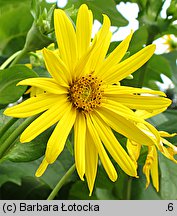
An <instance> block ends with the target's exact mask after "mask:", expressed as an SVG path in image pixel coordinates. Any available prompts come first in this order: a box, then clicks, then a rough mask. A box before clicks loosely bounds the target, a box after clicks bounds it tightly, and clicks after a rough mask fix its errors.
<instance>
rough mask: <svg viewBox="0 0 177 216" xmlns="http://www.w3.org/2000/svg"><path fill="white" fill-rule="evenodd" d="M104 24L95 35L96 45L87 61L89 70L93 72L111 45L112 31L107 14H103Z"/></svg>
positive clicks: (98, 66)
mask: <svg viewBox="0 0 177 216" xmlns="http://www.w3.org/2000/svg"><path fill="white" fill-rule="evenodd" d="M103 18H104V20H103V25H102V28H101V29H100V31H99V32H98V33H97V35H96V36H95V39H94V40H96V41H97V42H96V46H95V49H94V51H93V52H92V55H91V57H90V58H89V61H88V63H87V70H88V71H87V72H86V73H91V72H94V71H96V70H98V69H99V68H100V66H101V64H102V63H103V60H104V58H105V56H106V53H107V50H108V48H109V45H110V40H111V36H112V33H111V31H110V30H109V29H110V20H109V18H108V17H107V16H106V15H103Z"/></svg>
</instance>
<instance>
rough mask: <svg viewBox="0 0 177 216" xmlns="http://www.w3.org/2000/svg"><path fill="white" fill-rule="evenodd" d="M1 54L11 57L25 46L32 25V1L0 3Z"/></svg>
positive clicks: (9, 0)
mask: <svg viewBox="0 0 177 216" xmlns="http://www.w3.org/2000/svg"><path fill="white" fill-rule="evenodd" d="M0 8H1V13H0V54H5V55H9V54H12V53H13V52H15V51H17V50H20V49H22V48H23V46H24V42H25V37H26V34H27V32H28V30H29V28H30V26H31V24H32V16H31V14H30V0H25V1H18V0H15V1H13V0H7V1H0Z"/></svg>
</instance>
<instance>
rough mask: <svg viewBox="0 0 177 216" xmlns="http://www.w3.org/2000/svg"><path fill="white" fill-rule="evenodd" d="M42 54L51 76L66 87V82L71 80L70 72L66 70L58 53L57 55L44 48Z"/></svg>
mask: <svg viewBox="0 0 177 216" xmlns="http://www.w3.org/2000/svg"><path fill="white" fill-rule="evenodd" d="M43 56H44V60H45V64H46V67H47V70H48V72H49V73H50V74H51V76H52V77H53V78H54V79H55V80H56V81H57V82H58V83H59V84H60V85H63V86H66V87H68V83H69V82H70V81H71V74H70V72H69V71H68V68H67V66H66V65H65V63H64V62H63V61H62V60H61V58H60V57H59V55H57V54H56V53H55V52H53V51H51V50H48V49H45V48H44V49H43Z"/></svg>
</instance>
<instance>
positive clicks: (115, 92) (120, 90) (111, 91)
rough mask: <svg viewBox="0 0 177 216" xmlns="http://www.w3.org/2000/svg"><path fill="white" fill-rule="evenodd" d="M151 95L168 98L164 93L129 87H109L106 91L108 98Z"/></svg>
mask: <svg viewBox="0 0 177 216" xmlns="http://www.w3.org/2000/svg"><path fill="white" fill-rule="evenodd" d="M145 93H146V94H150V95H159V96H166V94H165V93H164V92H162V91H154V90H150V89H141V88H134V87H128V86H117V85H107V86H106V88H105V89H104V94H105V95H107V96H113V97H119V95H121V94H145Z"/></svg>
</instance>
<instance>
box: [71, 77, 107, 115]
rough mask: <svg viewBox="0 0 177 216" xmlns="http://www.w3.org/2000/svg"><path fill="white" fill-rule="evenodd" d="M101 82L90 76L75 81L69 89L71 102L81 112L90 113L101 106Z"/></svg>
mask: <svg viewBox="0 0 177 216" xmlns="http://www.w3.org/2000/svg"><path fill="white" fill-rule="evenodd" d="M101 83H102V81H101V80H98V78H97V77H94V76H92V75H91V74H89V75H88V76H83V77H81V78H80V79H78V80H76V81H74V82H73V83H72V84H71V85H70V88H69V94H68V96H69V100H70V101H71V102H72V104H73V107H75V108H76V109H78V110H79V111H80V112H84V113H90V112H91V111H93V109H94V108H96V107H98V106H100V105H101V99H102V94H103V89H102V88H101Z"/></svg>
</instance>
